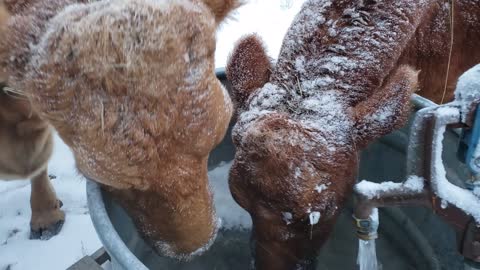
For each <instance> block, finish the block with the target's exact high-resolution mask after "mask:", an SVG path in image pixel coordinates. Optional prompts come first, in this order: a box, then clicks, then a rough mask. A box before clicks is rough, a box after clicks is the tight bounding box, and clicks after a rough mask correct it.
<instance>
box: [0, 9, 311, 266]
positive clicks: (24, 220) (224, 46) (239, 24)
mask: <svg viewBox="0 0 480 270" xmlns="http://www.w3.org/2000/svg"><path fill="white" fill-rule="evenodd" d="M302 3H303V1H301V0H295V1H293V0H249V2H248V4H246V5H244V6H243V7H242V8H240V9H239V10H238V12H237V13H236V14H235V16H234V17H233V18H232V19H230V20H229V21H228V22H227V23H226V24H224V25H222V27H221V29H220V31H219V32H218V38H217V39H218V42H217V53H216V66H217V67H223V66H225V63H226V59H227V56H228V54H229V53H230V52H231V50H232V49H233V46H234V43H235V41H236V40H238V39H239V38H240V37H242V36H243V35H245V34H248V33H253V32H256V33H258V34H259V35H260V36H261V37H262V38H263V39H264V40H265V41H266V43H267V47H268V51H269V54H270V56H272V57H274V58H276V56H277V54H278V52H279V50H280V45H281V42H282V38H283V35H284V34H285V32H286V30H287V28H288V26H289V24H290V22H291V21H292V19H293V16H294V15H295V14H296V13H297V12H298V10H299V8H300V6H301V4H302ZM49 170H50V171H49V173H50V174H53V175H55V176H56V177H57V178H56V179H54V180H53V185H54V186H55V190H56V192H57V195H58V197H59V198H60V199H61V200H62V201H63V203H64V205H63V210H64V211H65V213H66V221H65V225H64V227H63V230H62V231H61V233H60V234H59V235H58V236H55V237H53V238H52V239H50V240H48V241H40V240H29V239H28V237H29V231H30V229H29V221H30V213H31V212H30V203H29V202H30V183H29V182H28V181H25V180H23V181H21V180H19V181H10V182H5V181H0V270H23V269H25V270H43V269H48V270H56V269H65V268H67V267H69V266H70V265H71V264H73V263H74V262H76V261H77V260H79V259H80V258H82V257H83V256H85V255H89V254H91V253H93V252H94V251H95V250H97V249H98V248H100V247H101V243H100V241H99V239H98V237H97V235H96V233H95V230H94V228H93V225H92V223H91V221H90V217H89V213H88V208H87V203H86V195H85V181H84V179H83V177H81V176H80V175H78V174H77V172H76V170H75V166H74V161H73V157H72V154H71V152H70V150H69V149H68V148H67V147H66V146H65V144H63V142H62V141H61V140H60V139H59V138H58V137H56V138H55V151H54V155H53V157H52V160H51V162H50V165H49ZM212 173H213V172H212ZM218 173H221V172H218ZM219 187H220V188H221V189H223V190H225V189H226V187H227V185H226V182H225V183H224V184H223V185H222V184H219ZM215 200H216V202H217V203H220V204H223V202H225V200H228V196H215ZM226 212H228V211H226V209H219V211H218V214H219V215H223V214H227V213H226ZM245 215H246V214H245V213H243V214H239V215H238V216H236V218H237V219H234V220H232V222H234V223H235V222H238V223H240V224H241V225H243V226H249V224H248V222H245V219H244V218H245ZM225 225H227V226H231V225H232V224H230V223H227V224H225Z"/></svg>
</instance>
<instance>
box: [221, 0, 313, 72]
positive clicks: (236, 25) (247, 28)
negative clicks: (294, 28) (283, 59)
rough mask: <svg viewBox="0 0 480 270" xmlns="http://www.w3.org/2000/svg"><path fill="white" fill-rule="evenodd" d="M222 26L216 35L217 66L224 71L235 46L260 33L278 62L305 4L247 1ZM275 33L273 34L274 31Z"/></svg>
mask: <svg viewBox="0 0 480 270" xmlns="http://www.w3.org/2000/svg"><path fill="white" fill-rule="evenodd" d="M245 2H247V4H245V5H243V6H242V7H240V8H239V9H238V10H237V11H236V12H235V13H234V14H233V16H232V17H231V18H230V19H229V20H227V22H225V23H223V24H222V25H221V26H220V30H219V32H218V34H217V49H216V52H215V65H216V66H217V67H224V66H225V65H226V63H227V57H228V55H229V54H230V53H231V52H232V51H233V48H234V45H235V42H236V41H237V40H239V39H240V38H241V37H243V36H245V35H247V34H251V33H257V34H258V35H259V36H260V37H261V38H262V39H263V40H264V41H265V42H266V44H267V49H268V53H269V55H270V56H272V57H274V58H277V56H278V53H279V52H280V47H281V45H282V40H283V38H284V36H285V33H286V32H287V29H288V27H289V26H290V24H291V22H292V19H293V18H294V17H295V15H296V14H297V13H298V11H299V10H300V7H301V6H302V4H303V2H304V0H248V1H245ZM272 29H274V31H272Z"/></svg>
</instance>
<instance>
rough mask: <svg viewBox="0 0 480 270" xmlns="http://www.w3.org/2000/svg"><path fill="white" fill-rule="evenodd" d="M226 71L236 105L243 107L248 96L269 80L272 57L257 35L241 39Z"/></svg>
mask: <svg viewBox="0 0 480 270" xmlns="http://www.w3.org/2000/svg"><path fill="white" fill-rule="evenodd" d="M226 72H227V78H228V80H229V81H230V83H231V84H232V96H233V100H234V102H235V105H236V107H237V109H238V108H242V107H243V106H244V105H245V103H246V102H247V100H248V97H249V96H250V95H251V94H252V93H253V92H254V91H255V90H256V89H258V88H261V87H262V86H263V85H264V84H265V83H267V82H268V81H269V79H270V74H271V72H272V63H271V61H270V58H269V57H268V55H267V53H266V51H265V47H264V45H263V42H262V41H261V39H260V38H259V37H258V36H257V35H249V36H246V37H244V38H242V39H240V41H239V42H238V43H237V45H236V46H235V49H234V50H233V52H232V54H231V55H230V57H229V60H228V64H227V70H226Z"/></svg>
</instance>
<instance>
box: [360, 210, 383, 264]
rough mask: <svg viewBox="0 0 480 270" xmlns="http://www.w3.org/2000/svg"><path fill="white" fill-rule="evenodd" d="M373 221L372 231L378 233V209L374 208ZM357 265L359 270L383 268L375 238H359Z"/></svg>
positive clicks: (371, 217)
mask: <svg viewBox="0 0 480 270" xmlns="http://www.w3.org/2000/svg"><path fill="white" fill-rule="evenodd" d="M370 219H371V221H372V230H373V231H372V233H376V230H377V229H378V224H379V219H378V209H377V208H374V209H373V210H372V214H371V215H370ZM357 265H358V269H359V270H381V269H382V267H381V265H380V264H379V263H378V260H377V250H376V247H375V239H371V240H362V239H359V240H358V255H357Z"/></svg>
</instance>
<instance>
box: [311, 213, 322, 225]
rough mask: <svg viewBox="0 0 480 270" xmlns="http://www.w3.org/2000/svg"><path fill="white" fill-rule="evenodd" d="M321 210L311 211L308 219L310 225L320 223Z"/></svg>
mask: <svg viewBox="0 0 480 270" xmlns="http://www.w3.org/2000/svg"><path fill="white" fill-rule="evenodd" d="M320 216H321V215H320V212H317V211H313V212H311V213H310V214H309V215H308V219H309V221H310V225H312V226H313V225H315V224H317V223H318V221H319V220H320Z"/></svg>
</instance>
